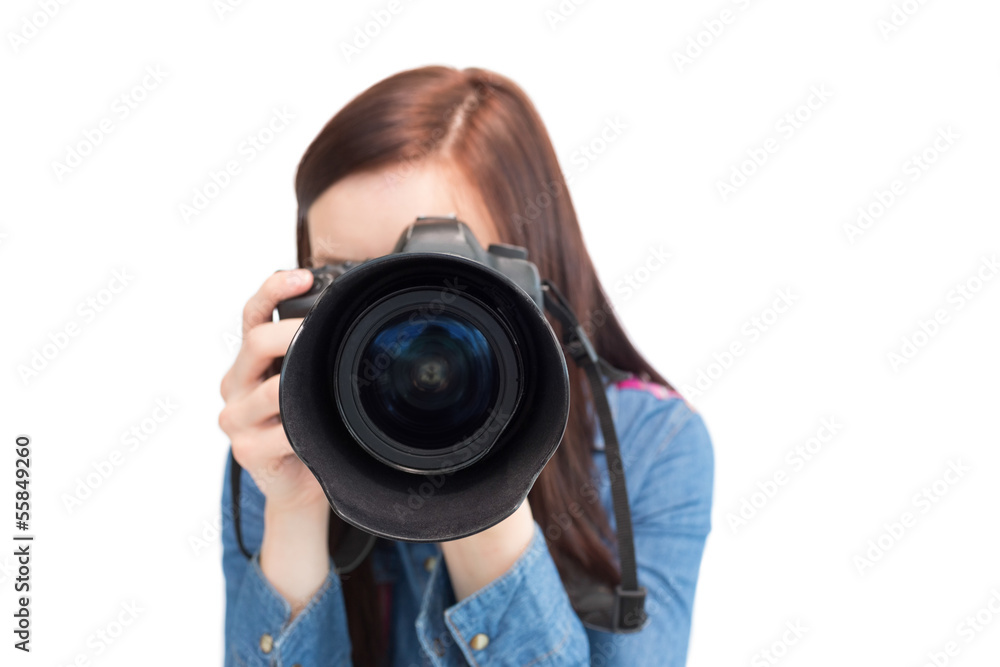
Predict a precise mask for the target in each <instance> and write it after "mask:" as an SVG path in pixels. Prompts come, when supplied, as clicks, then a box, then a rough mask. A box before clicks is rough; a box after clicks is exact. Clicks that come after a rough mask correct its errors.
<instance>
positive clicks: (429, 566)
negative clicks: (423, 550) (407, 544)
mask: <svg viewBox="0 0 1000 667" xmlns="http://www.w3.org/2000/svg"><path fill="white" fill-rule="evenodd" d="M436 564H437V558H435V557H434V556H428V557H427V559H426V560H425V561H424V569H425V570H427V571H428V572H431V571H432V570H434V566H435V565H436Z"/></svg>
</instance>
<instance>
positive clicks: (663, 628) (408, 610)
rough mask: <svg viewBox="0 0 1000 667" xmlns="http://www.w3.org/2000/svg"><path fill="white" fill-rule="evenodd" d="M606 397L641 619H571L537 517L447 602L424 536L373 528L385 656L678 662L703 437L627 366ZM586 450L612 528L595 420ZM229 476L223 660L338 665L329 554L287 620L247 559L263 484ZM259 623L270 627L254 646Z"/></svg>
mask: <svg viewBox="0 0 1000 667" xmlns="http://www.w3.org/2000/svg"><path fill="white" fill-rule="evenodd" d="M608 399H609V401H610V404H611V409H612V414H613V415H614V418H615V425H616V428H617V432H618V436H619V440H620V443H621V450H622V459H623V462H624V465H625V471H626V477H627V483H628V484H627V488H628V495H629V500H630V505H631V508H632V522H633V524H634V532H635V547H636V559H637V562H638V568H639V583H640V585H642V586H645V587H646V590H647V600H646V610H647V613H648V616H649V622H648V624H647V625H646V627H645V628H644V629H643V630H642V631H641V632H638V633H635V634H624V635H623V634H611V633H605V632H600V631H596V630H591V629H589V628H585V627H584V626H583V625H582V624H581V622H580V620H579V619H578V617H577V616H576V613H575V612H574V611H573V608H572V606H571V605H570V600H569V597H568V596H567V594H566V590H565V589H564V588H563V585H562V582H561V580H560V578H559V573H558V571H557V570H556V567H555V563H554V562H553V560H552V557H551V555H550V552H549V549H548V546H547V544H546V540H545V536H544V535H543V534H542V530H541V528H540V527H539V525H538V524H537V523H536V524H535V535H534V538H533V539H532V541H531V543H530V545H529V546H528V548H527V550H526V551H525V552H524V553H523V554H522V555H521V556H520V557H519V558H518V560H517V561H516V562H515V563H514V565H513V566H512V567H511V568H510V570H508V571H507V572H506V573H504V574H503V575H501V576H500V577H499V578H498V579H496V580H494V581H493V582H492V583H490V584H488V585H487V586H486V587H484V588H482V589H481V590H479V591H478V592H476V593H475V594H473V595H471V596H469V597H467V598H465V599H464V600H462V601H461V602H458V603H456V602H455V596H454V593H453V591H452V589H451V583H450V581H449V579H448V574H447V569H446V567H444V564H443V562H442V558H441V550H440V547H439V546H438V545H437V544H414V543H407V542H388V541H386V542H384V543H382V544H381V546H380V547H379V548H378V549H376V551H375V552H374V554H373V559H374V560H373V566H374V572H375V578H376V581H380V582H392V584H393V585H392V591H393V593H392V604H391V614H392V616H391V637H392V639H391V645H390V647H389V651H390V654H391V661H390V662H391V664H392V665H395V666H398V667H404V666H413V667H421V666H425V665H433V666H435V667H443V666H445V665H449V666H450V665H467V664H468V665H479V666H481V667H487V666H490V667H493V666H497V667H499V666H501V665H502V666H508V665H509V666H511V667H514V666H517V667H526V666H527V665H532V666H536V667H542V666H548V665H629V666H630V667H631V666H635V665H653V666H656V667H680V666H681V665H684V663H685V662H686V659H687V648H688V636H689V634H690V629H691V612H692V605H693V602H694V594H695V585H696V583H697V579H698V570H699V567H700V565H701V557H702V552H703V550H704V546H705V540H706V538H707V536H708V533H709V531H710V528H711V525H710V514H711V507H712V487H713V474H714V456H713V451H712V444H711V440H710V439H709V435H708V432H707V430H706V428H705V424H704V422H703V421H702V418H701V416H700V415H698V414H697V413H696V412H694V411H693V410H692V409H691V407H690V406H689V405H688V404H686V403H685V401H684V400H683V399H682V398H681V397H680V396H678V395H677V394H676V393H674V392H672V391H668V390H666V389H665V388H664V387H661V386H658V385H653V384H648V383H643V382H640V381H638V380H636V379H630V380H626V381H625V382H621V383H618V384H617V385H612V386H610V387H609V388H608ZM594 462H595V465H596V468H597V477H596V478H595V480H594V482H595V488H596V490H597V492H598V494H599V496H600V499H601V502H602V503H603V505H604V508H605V511H606V512H607V515H608V518H609V520H610V521H611V525H612V527H614V513H613V510H612V504H611V487H610V483H609V481H608V470H607V464H606V461H605V457H604V453H603V441H602V438H601V436H600V430H599V429H598V435H597V441H596V442H595V447H594ZM242 479H243V481H242V490H241V503H240V504H241V512H242V530H243V540H244V544H245V545H246V547H247V549H248V550H249V551H250V552H251V553H253V558H252V559H250V560H248V559H247V558H246V557H245V556H244V555H243V554H242V553H241V552H240V550H239V548H238V546H237V543H236V536H235V530H234V527H233V522H232V515H231V510H230V508H231V497H232V496H231V488H230V485H229V470H228V468H227V470H226V475H225V483H224V487H223V493H222V510H223V512H222V516H223V531H222V541H223V556H222V567H223V572H224V574H225V580H226V625H225V664H226V666H227V667H230V666H232V667H235V666H237V665H239V666H242V665H247V666H257V665H268V666H277V667H293V666H300V667H326V666H329V665H350V664H351V657H350V656H351V644H350V639H349V637H348V631H347V617H346V611H345V608H344V597H343V593H342V590H341V587H340V579H339V577H338V576H337V575H336V574H335V573H334V572H333V570H332V565H333V563H332V560H331V572H330V575H329V576H328V577H327V578H326V580H325V581H324V582H323V584H322V586H321V587H320V588H319V590H318V591H317V592H316V594H315V595H314V596H313V598H312V599H311V600H310V602H309V603H308V605H307V606H306V608H305V609H304V610H303V611H301V612H300V613H299V614H298V615H297V616H296V617H295V618H294V619H292V620H291V621H289V617H290V615H291V608H290V606H289V605H288V603H287V602H285V600H284V599H283V598H282V597H281V595H280V594H279V593H278V592H277V591H276V590H275V589H274V587H273V586H272V585H271V584H270V582H268V580H267V579H266V578H265V577H264V575H263V574H262V572H261V569H260V564H259V558H260V553H259V549H260V544H261V540H262V536H263V516H264V497H263V495H262V494H261V492H260V490H259V489H258V488H257V487H256V486H255V485H254V483H253V481H252V480H251V479H250V476H249V475H248V474H247V472H246V471H244V472H243V478H242ZM549 530H552V527H550V528H549ZM550 537H552V536H550ZM265 634H267V635H270V637H271V638H272V640H273V646H270V647H268V648H270V650H269V651H268V652H266V653H265V651H264V650H263V648H262V642H261V637H262V636H263V635H265ZM479 634H484V635H486V637H487V638H488V639H489V642H488V643H487V645H486V646H485V647H482V648H479V649H474V648H472V642H471V640H472V638H473V637H474V636H476V635H479ZM264 646H267V643H266V642H265V643H264Z"/></svg>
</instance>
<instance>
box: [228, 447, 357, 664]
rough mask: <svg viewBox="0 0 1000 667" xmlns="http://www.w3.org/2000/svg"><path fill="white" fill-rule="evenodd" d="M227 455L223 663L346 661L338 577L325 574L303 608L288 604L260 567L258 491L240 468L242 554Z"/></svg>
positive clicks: (261, 503)
mask: <svg viewBox="0 0 1000 667" xmlns="http://www.w3.org/2000/svg"><path fill="white" fill-rule="evenodd" d="M231 465H232V458H231V457H228V458H227V463H226V473H225V481H224V482H223V491H222V571H223V575H224V577H225V580H226V621H225V667H244V666H246V667H256V666H257V665H260V666H262V667H264V666H271V665H279V666H289V667H290V666H291V665H293V664H302V665H350V664H351V643H350V637H349V634H348V631H347V613H346V610H345V608H344V596H343V591H342V590H341V587H340V577H339V576H338V575H337V574H336V572H335V571H334V568H333V560H332V559H331V560H330V573H329V574H328V575H327V578H326V579H325V580H324V581H323V584H322V585H321V586H320V588H319V590H317V591H316V593H315V594H314V595H313V597H312V599H310V601H309V603H308V604H307V605H306V607H305V609H303V610H302V611H301V612H299V614H298V615H296V616H295V618H294V619H292V618H291V612H292V610H291V606H290V605H289V604H288V602H287V601H286V600H285V599H284V598H283V597H282V596H281V594H280V593H278V591H277V590H276V589H275V588H274V586H272V585H271V583H270V582H269V581H268V580H267V578H266V577H265V576H264V573H263V572H262V571H261V569H260V544H261V541H262V540H263V534H264V495H263V494H262V493H261V492H260V490H259V489H258V488H257V486H256V484H254V482H253V479H252V478H251V477H250V475H249V474H248V473H247V472H246V471H245V470H244V471H242V472H241V482H240V514H241V517H240V526H241V530H242V536H243V544H244V546H245V547H246V548H247V550H248V551H249V552H250V553H251V554H252V558H250V559H248V558H247V557H246V556H245V555H244V554H243V553H242V552H241V551H240V548H239V545H238V544H237V541H236V529H235V525H234V523H233V506H232V485H231V483H230V480H231V477H230V471H231Z"/></svg>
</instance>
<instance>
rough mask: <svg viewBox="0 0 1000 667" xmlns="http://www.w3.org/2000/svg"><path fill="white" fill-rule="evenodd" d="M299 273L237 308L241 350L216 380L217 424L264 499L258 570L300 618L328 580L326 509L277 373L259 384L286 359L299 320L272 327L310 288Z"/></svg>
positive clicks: (277, 278)
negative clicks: (277, 312)
mask: <svg viewBox="0 0 1000 667" xmlns="http://www.w3.org/2000/svg"><path fill="white" fill-rule="evenodd" d="M312 280H313V276H312V273H310V272H309V271H307V270H305V269H297V270H295V271H279V272H277V273H275V274H274V275H272V276H271V277H270V278H268V279H267V280H266V281H264V284H263V285H262V286H261V288H260V289H259V290H258V291H257V293H256V294H254V295H253V297H251V298H250V300H249V301H248V302H247V304H246V308H244V310H243V344H242V345H241V346H240V351H239V354H237V356H236V361H235V362H233V366H232V368H230V369H229V372H227V373H226V375H225V377H223V378H222V387H221V393H222V398H223V399H225V401H226V405H225V407H223V408H222V412H221V413H219V426H220V427H221V428H222V430H223V431H225V433H226V435H228V436H229V439H230V442H231V443H232V446H233V458H235V459H236V461H237V462H238V463H239V464H240V465H241V466H242V467H243V469H244V470H246V471H247V472H248V473H249V474H250V476H251V478H253V480H254V482H255V483H256V484H257V487H258V488H259V489H260V490H261V492H262V493H263V494H264V497H265V502H264V538H263V542H262V543H261V547H260V567H261V570H262V571H263V572H264V576H266V577H267V579H268V580H269V581H270V582H271V584H272V585H273V586H274V587H275V588H276V589H277V590H278V592H280V593H281V594H282V596H283V597H284V598H285V599H286V600H287V601H288V602H289V604H291V606H292V615H293V616H294V615H295V614H297V613H298V611H299V610H300V609H302V608H303V607H304V606H305V605H306V603H308V601H309V599H310V598H311V597H312V595H313V593H315V592H316V590H317V589H318V588H319V587H320V585H321V584H322V583H323V581H324V579H326V577H327V575H328V573H329V571H330V567H329V557H328V551H327V536H328V533H329V523H328V521H329V516H330V509H329V505H328V502H327V499H326V496H325V495H324V493H323V489H322V488H321V487H320V485H319V482H318V481H316V478H315V477H313V474H312V473H311V472H310V471H309V469H308V468H307V467H306V466H305V464H303V463H302V461H300V460H299V458H298V457H297V456H296V455H295V452H293V451H292V446H291V445H290V444H289V442H288V438H286V437H285V431H284V427H283V426H282V425H281V418H280V415H279V410H278V378H279V376H278V375H274V376H272V377H268V378H265V375H266V374H267V372H268V369H270V368H271V366H272V364H273V363H274V360H275V359H277V358H278V357H282V356H284V355H285V352H286V351H287V350H288V345H289V343H291V340H292V336H294V335H295V331H296V330H297V329H298V326H299V324H300V323H301V322H302V320H301V319H289V320H281V321H279V322H272V321H271V319H272V313H273V312H274V308H275V306H276V305H277V304H278V302H279V301H282V300H284V299H287V298H289V297H293V296H298V295H300V294H303V293H304V292H306V291H307V290H308V289H309V287H310V286H311V285H312Z"/></svg>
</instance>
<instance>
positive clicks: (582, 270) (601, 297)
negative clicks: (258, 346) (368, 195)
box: [295, 66, 669, 665]
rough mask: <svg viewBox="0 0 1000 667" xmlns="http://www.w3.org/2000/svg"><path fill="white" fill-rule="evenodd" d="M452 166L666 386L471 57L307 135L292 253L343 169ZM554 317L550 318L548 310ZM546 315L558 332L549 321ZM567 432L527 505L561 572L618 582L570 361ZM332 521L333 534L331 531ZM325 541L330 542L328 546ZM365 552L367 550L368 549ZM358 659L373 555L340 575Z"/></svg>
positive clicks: (305, 256) (513, 108)
mask: <svg viewBox="0 0 1000 667" xmlns="http://www.w3.org/2000/svg"><path fill="white" fill-rule="evenodd" d="M429 159H434V160H437V161H440V162H443V163H445V164H448V165H451V166H453V167H456V168H457V169H458V170H459V171H460V173H461V174H462V175H463V176H465V178H466V179H467V181H468V182H469V184H471V185H472V186H473V187H474V188H475V189H476V190H477V192H478V194H479V196H480V198H481V201H482V203H483V204H484V205H485V209H486V211H488V213H489V214H490V216H491V218H492V222H493V224H494V226H495V228H496V230H497V232H498V235H499V237H500V241H501V242H503V243H511V244H514V245H519V246H523V247H525V248H527V249H528V254H529V258H530V259H531V260H532V261H533V262H534V263H535V264H536V265H537V266H538V270H539V272H540V274H541V275H542V277H543V278H548V279H549V280H552V281H553V282H554V283H555V284H556V285H558V286H559V287H560V289H561V291H562V292H563V293H564V294H565V296H566V298H567V299H568V300H569V303H570V304H571V305H572V307H573V309H574V311H575V312H576V314H577V317H578V318H580V321H581V322H583V323H584V327H585V329H586V331H587V333H588V334H589V335H590V337H591V339H592V340H593V343H594V346H595V347H596V349H597V351H598V354H600V355H601V356H602V357H604V358H605V359H607V360H608V361H609V362H610V363H611V364H612V365H614V366H616V367H618V368H621V369H623V370H627V371H631V372H633V373H635V374H636V375H638V376H640V377H642V378H643V379H647V380H650V381H654V382H658V383H660V384H663V385H666V386H669V385H668V384H667V382H666V380H664V378H663V377H661V376H660V375H659V374H658V373H657V372H656V370H655V369H653V367H652V366H651V365H650V364H649V362H647V361H646V360H645V359H644V358H643V357H642V355H641V354H640V353H639V352H638V351H637V350H636V348H635V347H634V346H633V345H632V343H631V342H630V341H629V339H628V337H627V335H626V334H625V331H624V329H623V328H622V326H621V323H620V322H619V321H618V318H617V317H616V316H615V313H614V311H613V310H612V308H611V305H610V303H609V301H608V298H607V296H606V294H605V293H604V291H603V289H602V288H601V285H600V283H599V282H598V279H597V274H596V272H595V271H594V266H593V263H592V262H591V259H590V256H589V254H588V253H587V250H586V248H585V247H584V242H583V235H582V234H581V232H580V227H579V224H578V222H577V218H576V212H575V211H574V209H573V204H572V202H571V201H570V197H569V191H568V189H567V186H566V182H565V180H564V178H563V175H562V171H561V170H560V168H559V163H558V160H557V159H556V154H555V150H554V149H553V147H552V142H551V141H550V139H549V136H548V133H547V132H546V130H545V126H544V125H543V124H542V120H541V118H540V117H539V115H538V112H537V111H536V110H535V107H534V105H533V104H532V103H531V101H530V100H529V99H528V97H527V95H525V93H524V91H522V90H521V88H520V87H518V86H517V84H515V83H514V82H513V81H511V80H510V79H507V78H505V77H503V76H500V75H498V74H496V73H493V72H490V71H487V70H483V69H478V68H468V69H464V70H457V69H454V68H450V67H439V66H435V67H422V68H419V69H413V70H408V71H404V72H400V73H398V74H395V75H393V76H391V77H389V78H387V79H384V80H383V81H380V82H379V83H376V84H375V85H373V86H372V87H370V88H369V89H368V90H366V91H364V92H363V93H361V94H360V95H358V96H357V97H355V98H354V99H353V100H351V101H350V102H349V103H348V104H347V105H346V106H345V107H344V108H343V109H341V110H340V111H339V112H338V113H337V114H336V115H335V116H334V117H333V118H332V119H331V120H330V121H329V122H328V123H327V124H326V126H325V127H324V128H323V130H322V131H321V132H320V133H319V135H318V136H317V137H316V138H315V139H314V140H313V142H312V144H310V146H309V148H308V149H307V150H306V152H305V154H304V155H303V157H302V161H301V162H300V163H299V167H298V172H297V174H296V178H295V193H296V196H297V199H298V216H299V217H298V228H297V235H298V261H299V265H300V266H310V261H311V260H310V255H311V248H310V242H309V234H308V228H307V220H306V215H307V212H308V211H309V207H310V206H311V205H312V204H313V202H314V201H316V199H317V198H318V197H319V196H320V194H321V193H322V192H323V191H325V190H326V189H327V188H329V187H330V186H331V185H333V184H334V183H336V182H337V181H338V180H340V179H341V178H343V177H345V176H347V175H348V174H351V173H354V172H359V171H367V170H375V169H382V170H385V172H386V174H387V178H389V179H392V178H405V177H406V175H407V174H408V173H409V172H410V170H411V169H413V168H415V167H417V166H419V163H420V162H421V161H423V160H429ZM550 321H551V320H550ZM552 324H553V327H554V328H555V329H556V331H557V333H558V332H559V327H558V325H557V323H555V322H552ZM570 387H571V393H570V402H571V409H570V415H569V423H568V425H567V428H566V434H565V436H564V438H563V442H562V444H561V445H560V447H559V449H558V450H557V451H556V454H555V456H554V457H553V458H552V460H551V461H550V462H549V463H548V465H546V467H545V469H544V470H543V471H542V473H541V475H540V476H539V477H538V480H537V481H536V482H535V485H534V487H533V488H532V489H531V492H530V493H529V494H528V501H529V503H530V504H531V510H532V514H533V515H534V517H535V520H536V521H537V522H538V524H539V525H540V526H541V527H542V529H543V531H544V532H545V535H546V540H547V542H548V547H549V551H550V552H551V554H552V557H553V559H554V561H555V563H556V566H557V568H558V569H559V572H560V575H561V576H562V577H563V579H564V580H566V578H567V577H569V576H573V574H572V573H574V572H576V573H580V572H583V573H586V574H587V575H588V576H590V577H593V578H595V579H597V580H599V581H603V582H606V583H607V584H609V585H612V586H613V585H615V584H617V583H618V580H619V572H618V569H617V567H616V565H615V562H614V557H613V555H612V552H611V551H610V550H609V548H608V546H607V542H609V541H610V540H612V539H613V534H612V533H611V530H610V527H609V524H608V519H607V516H606V515H605V513H604V510H603V508H602V506H601V503H600V502H597V500H598V496H597V493H596V491H595V489H596V486H595V484H594V481H593V479H592V478H593V476H594V474H595V471H594V467H593V461H592V458H591V457H592V452H593V443H594V436H595V426H596V425H595V423H594V419H593V417H592V416H591V415H592V414H593V412H592V409H591V410H590V411H588V408H587V405H588V403H589V401H590V398H589V387H588V386H587V384H586V376H585V375H584V374H583V373H582V372H581V371H579V370H578V369H576V368H575V367H573V366H572V364H571V365H570ZM336 522H337V520H332V524H331V533H330V534H331V540H330V541H331V545H333V544H334V543H335V540H336V534H337V533H338V532H339V531H338V530H337V529H336V528H337V526H336V525H335V524H336ZM331 553H332V550H331ZM369 560H370V559H369ZM344 595H345V599H346V602H347V609H348V623H349V627H350V634H351V641H352V644H353V649H354V661H355V662H354V664H358V665H361V664H372V665H373V664H375V660H376V656H377V655H379V653H380V651H379V649H380V647H381V648H384V647H385V645H386V643H387V642H386V641H385V640H384V639H385V638H382V637H380V636H379V632H380V627H381V626H380V623H378V621H377V612H378V609H377V596H376V594H375V589H374V583H373V580H372V576H371V568H370V563H367V567H361V568H359V569H358V570H355V572H354V573H352V574H351V575H350V576H348V577H345V578H344Z"/></svg>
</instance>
